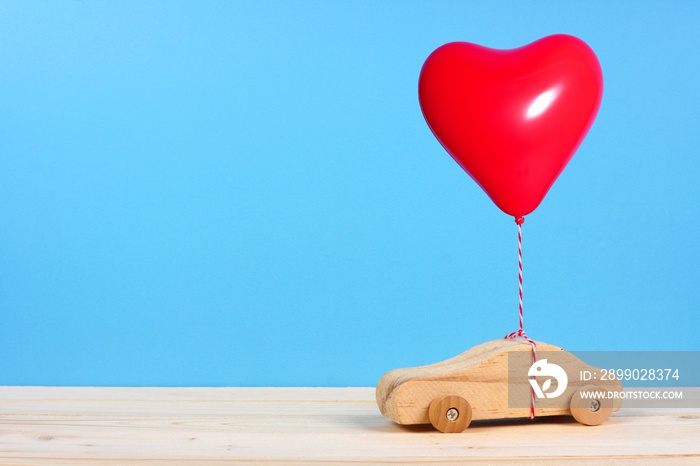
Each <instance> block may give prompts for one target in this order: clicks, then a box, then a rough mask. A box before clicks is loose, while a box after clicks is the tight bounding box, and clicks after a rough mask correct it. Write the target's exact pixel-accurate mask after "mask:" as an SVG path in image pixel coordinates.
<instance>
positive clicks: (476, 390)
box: [376, 339, 622, 432]
mask: <svg viewBox="0 0 700 466" xmlns="http://www.w3.org/2000/svg"><path fill="white" fill-rule="evenodd" d="M536 344H537V357H538V361H537V363H536V364H533V363H532V355H531V345H530V344H529V343H528V342H526V341H523V340H521V339H517V340H513V339H510V340H506V339H504V340H493V341H489V342H486V343H483V344H481V345H478V346H475V347H473V348H471V349H469V350H467V351H465V352H464V353H462V354H460V355H458V356H455V357H453V358H451V359H447V360H445V361H441V362H438V363H435V364H431V365H427V366H419V367H413V368H406V369H395V370H392V371H390V372H387V373H386V374H385V375H384V376H383V377H382V378H381V379H380V381H379V383H378V384H377V390H376V397H377V405H378V406H379V409H380V411H381V413H382V414H383V415H384V416H386V417H388V418H389V419H391V420H393V421H395V422H397V423H398V424H404V425H410V424H428V423H431V424H433V426H434V427H435V428H437V429H438V430H440V431H442V432H461V431H463V430H464V429H465V428H466V427H467V426H468V425H469V423H470V422H471V421H472V420H483V419H503V418H520V417H529V416H530V406H531V403H532V400H533V398H534V403H535V404H534V406H535V415H536V416H538V417H539V416H557V415H573V416H574V418H575V419H576V420H577V421H579V422H580V423H582V424H586V425H597V424H600V423H602V422H603V421H605V420H606V419H607V418H608V417H609V416H610V414H611V413H612V412H613V411H617V410H618V409H619V408H620V404H621V402H620V399H621V398H620V397H616V395H615V392H618V393H619V392H620V391H621V390H622V383H621V382H620V381H619V380H598V378H597V377H596V378H595V379H593V380H589V381H585V380H582V377H581V374H584V373H588V374H601V373H602V372H601V370H600V369H597V368H595V367H591V366H589V365H587V364H586V363H584V362H583V361H581V360H580V359H579V358H577V357H576V356H574V355H573V354H571V353H569V352H568V351H565V350H564V349H562V348H559V347H557V346H554V345H549V344H547V343H542V342H536ZM555 366H558V367H559V368H561V369H563V372H565V373H566V376H565V377H564V376H562V375H561V373H559V374H560V375H559V376H558V377H551V375H555V376H556V375H557V374H556V373H549V374H545V373H542V374H539V375H538V377H537V378H535V382H530V380H532V378H531V377H529V376H528V373H530V374H531V375H534V374H536V373H537V372H538V371H540V370H542V369H548V368H552V369H553V370H555V372H557V371H556V367H555ZM584 371H587V372H584ZM545 372H546V371H545ZM562 378H566V379H567V380H566V381H563V380H562ZM554 379H556V380H554ZM540 383H541V386H542V388H540ZM535 384H536V385H535ZM536 388H537V389H538V391H539V393H538V394H539V395H542V396H543V397H542V398H539V397H533V392H534V391H535V389H536Z"/></svg>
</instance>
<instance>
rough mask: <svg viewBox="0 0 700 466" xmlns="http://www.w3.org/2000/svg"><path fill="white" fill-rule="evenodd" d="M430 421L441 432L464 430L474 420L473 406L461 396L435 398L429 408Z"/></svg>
mask: <svg viewBox="0 0 700 466" xmlns="http://www.w3.org/2000/svg"><path fill="white" fill-rule="evenodd" d="M428 417H429V418H430V423H431V424H432V425H433V427H435V428H436V429H437V430H439V431H440V432H445V433H458V432H462V431H463V430H464V429H466V428H467V426H469V423H470V422H472V407H471V406H470V405H469V403H468V402H467V400H465V399H464V398H462V397H461V396H444V397H442V398H435V399H434V400H433V402H432V403H430V408H428Z"/></svg>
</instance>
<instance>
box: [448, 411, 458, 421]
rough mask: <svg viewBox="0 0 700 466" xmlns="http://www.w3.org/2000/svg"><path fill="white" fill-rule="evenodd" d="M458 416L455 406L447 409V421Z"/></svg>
mask: <svg viewBox="0 0 700 466" xmlns="http://www.w3.org/2000/svg"><path fill="white" fill-rule="evenodd" d="M458 417H459V411H457V408H450V409H448V410H447V419H448V420H449V421H452V422H454V421H456V420H457V418H458Z"/></svg>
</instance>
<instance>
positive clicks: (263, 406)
mask: <svg viewBox="0 0 700 466" xmlns="http://www.w3.org/2000/svg"><path fill="white" fill-rule="evenodd" d="M684 390H691V389H684ZM692 390H695V392H694V393H695V395H694V396H696V398H697V395H698V393H697V389H692ZM684 393H685V392H684ZM374 398H375V393H374V388H113V387H110V388H97V387H95V388H90V387H83V388H70V387H67V388H64V387H0V465H10V464H12V465H29V464H32V465H36V464H39V465H42V464H47V465H48V464H51V465H69V464H70V465H83V464H100V465H141V464H144V465H145V464H156V465H157V464H204V465H218V464H232V463H270V464H273V463H274V464H280V463H282V464H338V463H348V464H387V463H414V464H420V463H426V462H434V463H444V464H468V463H473V462H490V463H493V464H499V465H506V464H516V463H517V464H523V462H525V463H526V464H527V463H531V464H534V463H537V464H565V463H568V464H577V463H578V464H583V463H585V464H613V462H614V463H615V464H620V463H626V462H631V461H635V460H640V459H642V460H644V462H652V461H656V462H658V463H659V464H668V463H673V464H698V463H699V462H700V442H698V439H700V409H697V408H684V409H683V410H662V409H649V410H636V411H635V410H632V412H626V410H625V409H624V407H623V409H622V410H620V411H619V412H617V413H614V414H613V415H612V416H611V418H610V419H609V420H608V421H607V422H605V423H604V424H602V425H600V426H596V427H587V426H583V425H580V424H578V423H577V422H576V421H574V420H573V419H572V418H571V417H548V418H540V419H535V420H534V421H530V420H527V419H522V420H509V421H482V422H474V423H472V425H471V426H470V427H469V428H468V429H467V430H466V431H465V432H464V433H461V434H442V433H439V432H436V431H435V430H433V428H432V427H431V426H400V425H398V424H395V423H393V422H392V421H390V420H388V419H386V418H384V417H382V415H381V414H380V413H379V410H378V408H377V406H376V403H375V400H374ZM696 406H697V405H696Z"/></svg>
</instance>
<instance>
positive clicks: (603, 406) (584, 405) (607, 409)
mask: <svg viewBox="0 0 700 466" xmlns="http://www.w3.org/2000/svg"><path fill="white" fill-rule="evenodd" d="M607 391H608V390H606V389H604V388H601V387H596V386H594V385H587V386H585V387H583V388H581V389H580V390H578V391H577V392H576V393H574V396H572V397H571V415H572V416H573V417H574V419H576V420H577V421H578V422H580V423H581V424H583V425H586V426H597V425H598V424H602V423H603V421H605V420H606V419H607V418H609V417H610V414H612V411H613V400H612V399H610V398H603V397H601V396H596V397H595V398H593V397H591V396H586V397H584V396H582V393H587V394H589V395H591V394H595V392H607Z"/></svg>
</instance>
